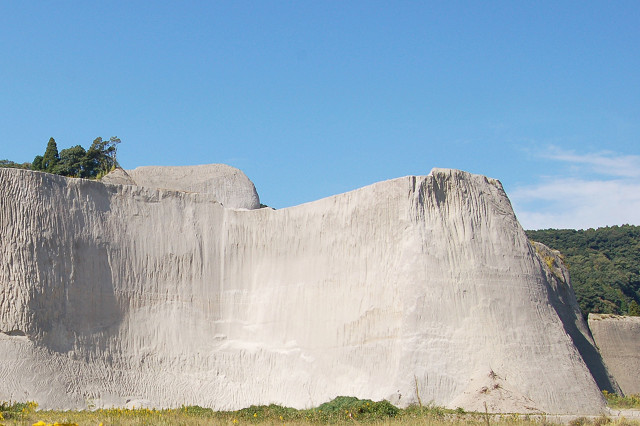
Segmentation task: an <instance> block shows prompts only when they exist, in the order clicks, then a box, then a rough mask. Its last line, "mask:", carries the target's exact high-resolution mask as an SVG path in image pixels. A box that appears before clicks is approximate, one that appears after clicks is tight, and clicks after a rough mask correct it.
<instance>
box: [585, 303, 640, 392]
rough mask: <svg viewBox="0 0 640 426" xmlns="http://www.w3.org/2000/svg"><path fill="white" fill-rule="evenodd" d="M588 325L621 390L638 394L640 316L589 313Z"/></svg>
mask: <svg viewBox="0 0 640 426" xmlns="http://www.w3.org/2000/svg"><path fill="white" fill-rule="evenodd" d="M589 327H590V328H591V332H592V333H593V337H594V339H595V341H596V344H597V345H598V348H599V349H600V353H601V354H602V357H603V358H604V362H605V364H606V365H607V368H608V369H609V371H610V372H611V374H613V376H614V377H615V378H616V380H617V382H618V384H619V385H620V388H621V389H622V392H624V394H625V395H632V394H640V317H629V316H619V315H607V314H589Z"/></svg>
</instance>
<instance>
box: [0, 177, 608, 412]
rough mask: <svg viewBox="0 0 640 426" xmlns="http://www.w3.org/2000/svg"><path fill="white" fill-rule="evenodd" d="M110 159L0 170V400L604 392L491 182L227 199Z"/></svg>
mask: <svg viewBox="0 0 640 426" xmlns="http://www.w3.org/2000/svg"><path fill="white" fill-rule="evenodd" d="M132 178H133V180H134V181H135V182H136V183H137V185H119V184H105V183H102V182H94V181H86V180H81V179H69V178H63V177H59V176H53V175H49V174H45V173H39V172H31V171H23V170H15V169H0V229H1V230H2V239H1V240H0V285H1V286H0V303H1V305H0V306H1V309H0V331H2V332H3V333H0V361H1V362H0V383H2V385H0V400H9V399H11V400H25V399H26V400H35V401H37V402H38V403H39V404H40V406H41V407H44V408H48V407H55V408H84V407H86V406H87V404H89V405H96V406H110V405H125V404H135V405H136V406H139V405H141V404H146V405H151V406H157V407H170V406H180V405H182V404H198V405H201V406H208V407H213V408H216V409H237V408H241V407H245V406H248V405H251V404H267V403H278V404H282V405H287V406H293V407H298V408H301V407H310V406H317V405H319V404H320V403H322V402H325V401H328V400H330V399H332V398H333V397H335V396H337V395H351V396H356V397H360V398H371V399H375V400H379V399H383V398H386V399H389V400H390V401H391V402H392V403H394V404H398V405H400V406H405V405H407V404H410V403H414V402H417V393H419V395H420V398H421V400H422V401H423V402H425V403H426V402H433V403H435V404H438V405H445V406H449V407H452V408H455V407H457V406H460V407H463V408H465V409H479V410H483V411H484V403H485V402H486V403H487V405H488V409H489V410H490V411H503V412H516V411H517V412H533V411H543V412H549V413H597V412H599V411H600V410H602V409H603V408H604V400H603V398H602V395H601V393H600V390H599V388H598V386H597V384H596V380H594V378H593V376H592V371H594V369H597V368H600V367H602V366H601V365H600V366H599V367H598V366H596V367H594V366H593V364H594V363H597V360H593V359H589V357H588V356H587V357H584V356H583V354H584V353H585V349H584V347H583V348H580V347H579V346H580V344H577V343H576V341H581V342H582V344H584V345H586V346H585V347H587V346H589V342H590V341H589V339H590V337H588V336H587V337H585V333H584V330H586V327H585V326H584V321H583V320H582V319H581V318H578V317H579V315H578V317H576V315H575V306H574V305H573V302H571V300H569V299H567V297H564V296H566V294H565V293H567V292H569V293H571V295H572V290H571V288H570V285H569V284H568V282H564V281H563V282H562V283H560V282H559V281H553V279H552V278H551V275H552V274H551V272H550V271H549V269H548V268H547V266H546V265H545V264H544V261H543V260H542V258H541V257H540V256H539V255H538V254H536V249H535V248H534V247H533V246H532V245H531V244H530V243H529V241H528V240H527V238H526V236H525V234H524V232H523V230H522V228H521V227H520V225H519V224H518V222H517V220H516V218H515V215H514V213H513V211H512V208H511V205H510V203H509V200H508V198H507V196H506V194H505V193H504V191H503V189H502V186H501V184H500V183H499V182H498V181H496V180H493V179H488V178H486V177H483V176H478V175H472V174H469V173H465V172H461V171H456V170H445V169H434V170H433V171H432V172H431V173H430V174H429V175H428V176H409V177H403V178H398V179H394V180H390V181H386V182H380V183H377V184H374V185H371V186H368V187H365V188H361V189H358V190H356V191H352V192H349V193H345V194H341V195H336V196H333V197H329V198H326V199H322V200H319V201H315V202H312V203H307V204H303V205H300V206H296V207H291V208H287V209H282V210H272V209H257V210H244V209H230V208H226V207H223V205H222V204H220V203H219V202H218V201H217V200H216V198H217V197H216V195H214V194H210V193H196V192H185V191H175V190H163V189H152V188H145V187H144V185H142V184H140V183H139V182H138V180H139V177H137V176H135V175H132ZM152 186H163V185H155V184H154V185H152ZM174 188H175V187H174ZM181 189H187V188H185V187H181ZM192 189H193V188H192ZM189 191H191V189H190V190H189ZM209 192H210V191H209ZM559 286H560V287H559ZM578 313H579V311H578ZM587 334H588V333H587ZM585 342H587V343H585ZM592 349H593V348H592ZM581 353H582V354H581ZM590 370H591V371H590Z"/></svg>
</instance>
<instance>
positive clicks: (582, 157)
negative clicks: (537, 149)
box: [542, 146, 640, 177]
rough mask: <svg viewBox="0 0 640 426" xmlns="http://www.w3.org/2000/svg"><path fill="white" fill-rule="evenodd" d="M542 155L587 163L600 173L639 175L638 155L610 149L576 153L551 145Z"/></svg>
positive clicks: (576, 163) (558, 159)
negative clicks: (621, 153) (617, 152)
mask: <svg viewBox="0 0 640 426" xmlns="http://www.w3.org/2000/svg"><path fill="white" fill-rule="evenodd" d="M542 157H544V158H549V159H551V160H557V161H564V162H567V163H571V164H573V165H587V166H590V169H591V171H593V172H595V173H597V174H600V175H605V176H621V177H640V156H639V155H617V154H616V153H614V152H610V151H603V152H599V153H590V154H576V153H575V151H566V150H563V149H561V148H558V147H555V146H552V147H550V148H549V149H548V152H547V153H546V154H543V155H542Z"/></svg>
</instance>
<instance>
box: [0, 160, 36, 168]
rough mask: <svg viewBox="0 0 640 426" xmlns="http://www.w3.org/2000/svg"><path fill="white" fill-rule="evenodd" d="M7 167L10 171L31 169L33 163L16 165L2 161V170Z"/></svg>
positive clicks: (0, 161)
mask: <svg viewBox="0 0 640 426" xmlns="http://www.w3.org/2000/svg"><path fill="white" fill-rule="evenodd" d="M2 167H5V168H8V169H30V168H31V163H22V164H20V163H15V162H13V161H9V160H0V168H2Z"/></svg>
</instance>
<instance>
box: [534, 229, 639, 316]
mask: <svg viewBox="0 0 640 426" xmlns="http://www.w3.org/2000/svg"><path fill="white" fill-rule="evenodd" d="M526 232H527V236H528V237H529V238H530V239H532V240H534V241H538V242H541V243H542V244H545V245H546V246H548V247H550V248H553V249H556V250H559V251H560V252H561V253H562V255H563V256H564V259H565V264H566V265H567V267H568V269H569V274H570V276H571V283H572V284H573V289H574V291H575V293H576V298H577V299H578V303H579V304H580V309H582V312H584V313H585V314H587V313H589V312H593V313H603V314H618V315H638V316H640V226H631V225H623V226H611V227H605V228H598V229H587V230H580V231H576V230H573V229H545V230H540V231H526Z"/></svg>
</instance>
